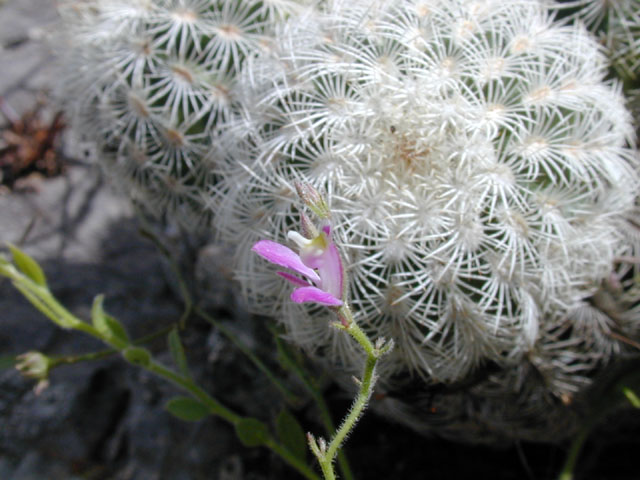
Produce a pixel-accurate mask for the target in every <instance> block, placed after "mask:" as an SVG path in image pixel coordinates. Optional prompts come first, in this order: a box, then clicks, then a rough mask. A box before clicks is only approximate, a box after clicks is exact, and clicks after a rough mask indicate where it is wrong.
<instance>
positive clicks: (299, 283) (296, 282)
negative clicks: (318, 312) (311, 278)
mask: <svg viewBox="0 0 640 480" xmlns="http://www.w3.org/2000/svg"><path fill="white" fill-rule="evenodd" d="M276 273H277V274H278V275H280V276H281V277H282V278H284V279H285V280H289V281H290V282H291V283H293V284H294V285H295V286H297V287H308V286H309V282H305V281H304V280H302V279H301V278H298V277H296V276H295V275H291V274H290V273H287V272H276Z"/></svg>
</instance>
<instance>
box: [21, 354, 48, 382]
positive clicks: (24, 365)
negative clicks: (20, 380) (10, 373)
mask: <svg viewBox="0 0 640 480" xmlns="http://www.w3.org/2000/svg"><path fill="white" fill-rule="evenodd" d="M16 360H17V363H16V369H17V370H18V371H19V372H20V373H21V374H22V375H24V376H25V377H27V378H33V379H35V380H40V381H43V380H47V378H49V368H50V367H51V359H50V358H49V357H47V356H46V355H44V354H42V353H40V352H35V351H31V352H27V353H23V354H22V355H18V357H16Z"/></svg>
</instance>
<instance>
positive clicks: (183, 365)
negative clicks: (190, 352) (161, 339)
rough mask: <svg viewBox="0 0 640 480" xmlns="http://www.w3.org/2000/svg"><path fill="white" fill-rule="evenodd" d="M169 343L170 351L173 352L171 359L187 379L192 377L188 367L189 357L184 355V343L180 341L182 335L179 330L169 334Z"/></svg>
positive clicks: (175, 329)
mask: <svg viewBox="0 0 640 480" xmlns="http://www.w3.org/2000/svg"><path fill="white" fill-rule="evenodd" d="M167 341H168V343H169V351H170V352H171V358H173V361H174V363H175V364H176V366H177V367H178V370H180V373H182V375H184V376H185V377H190V376H191V375H190V373H189V367H188V365H187V357H186V355H185V353H184V347H183V346H182V342H181V341H180V334H179V333H178V329H177V328H174V329H173V330H171V331H170V332H169V335H168V336H167Z"/></svg>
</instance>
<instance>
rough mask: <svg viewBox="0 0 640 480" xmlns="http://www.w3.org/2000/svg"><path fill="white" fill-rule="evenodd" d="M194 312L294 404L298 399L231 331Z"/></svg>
mask: <svg viewBox="0 0 640 480" xmlns="http://www.w3.org/2000/svg"><path fill="white" fill-rule="evenodd" d="M194 312H195V314H196V315H198V316H199V317H201V318H203V319H204V320H206V321H207V322H209V323H210V324H211V325H213V326H214V327H215V328H216V329H218V330H219V331H220V332H221V333H222V334H223V335H224V336H225V337H227V338H228V339H229V340H230V341H231V343H233V344H234V345H235V346H236V347H237V348H238V350H240V351H241V352H242V353H244V354H245V355H246V356H247V358H248V359H249V360H251V362H252V363H253V364H254V365H255V366H256V368H257V369H258V370H260V371H261V372H262V373H264V374H265V376H266V377H267V378H268V379H269V380H270V381H271V383H273V385H274V386H275V387H276V388H277V389H278V390H279V391H280V392H281V393H282V395H283V396H284V397H285V398H286V399H287V401H289V402H290V403H293V404H295V403H296V402H297V401H298V397H297V396H296V395H295V394H294V393H292V392H290V391H289V390H288V389H287V387H285V386H284V384H283V383H282V382H281V381H280V380H279V379H278V378H277V377H276V376H275V375H274V374H273V372H271V370H269V367H267V366H266V365H265V364H264V362H263V361H262V360H260V358H258V356H257V355H256V354H255V353H253V352H252V351H251V349H250V348H249V347H247V346H246V345H245V344H244V343H242V342H241V341H240V339H239V338H238V337H236V336H235V335H234V334H233V333H232V332H231V330H229V329H228V328H227V327H225V326H224V325H223V324H222V323H221V322H218V321H217V320H216V319H215V318H213V317H212V316H211V315H209V314H208V313H207V312H205V311H204V310H202V309H201V308H200V307H195V308H194Z"/></svg>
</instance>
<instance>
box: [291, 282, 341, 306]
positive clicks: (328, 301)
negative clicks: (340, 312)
mask: <svg viewBox="0 0 640 480" xmlns="http://www.w3.org/2000/svg"><path fill="white" fill-rule="evenodd" d="M291 300H293V301H294V302H296V303H307V302H313V303H319V304H320V305H327V306H329V307H339V306H340V305H342V300H340V299H339V298H336V297H334V296H333V295H331V294H330V293H328V292H325V291H324V290H320V289H319V288H318V287H311V286H309V287H300V288H296V289H295V290H294V291H293V293H292V294H291Z"/></svg>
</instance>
